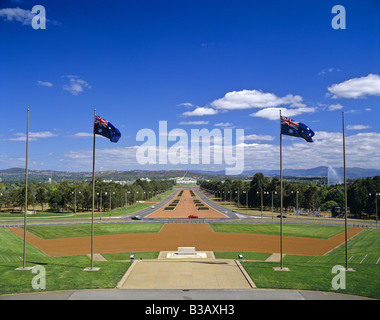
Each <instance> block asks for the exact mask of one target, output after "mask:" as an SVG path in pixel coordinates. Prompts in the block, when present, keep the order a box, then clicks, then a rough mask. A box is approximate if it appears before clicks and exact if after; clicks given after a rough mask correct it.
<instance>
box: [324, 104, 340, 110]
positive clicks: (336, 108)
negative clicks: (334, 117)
mask: <svg viewBox="0 0 380 320" xmlns="http://www.w3.org/2000/svg"><path fill="white" fill-rule="evenodd" d="M341 109H343V106H342V105H340V104H339V103H337V104H332V105H329V106H328V107H327V110H328V111H335V110H341Z"/></svg>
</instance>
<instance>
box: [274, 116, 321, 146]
mask: <svg viewBox="0 0 380 320" xmlns="http://www.w3.org/2000/svg"><path fill="white" fill-rule="evenodd" d="M281 134H286V135H288V136H293V137H298V138H303V139H305V140H306V141H307V142H313V139H311V137H313V136H314V132H313V130H311V129H310V128H309V127H308V126H307V125H305V124H303V123H301V122H297V121H293V120H292V119H290V118H286V117H282V116H281Z"/></svg>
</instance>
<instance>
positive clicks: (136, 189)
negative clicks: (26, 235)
mask: <svg viewBox="0 0 380 320" xmlns="http://www.w3.org/2000/svg"><path fill="white" fill-rule="evenodd" d="M172 187H173V183H172V182H170V181H160V180H152V181H149V182H148V181H146V180H140V179H138V180H136V181H135V182H134V183H133V184H130V185H121V184H119V183H115V182H104V181H103V179H101V178H99V177H98V178H96V180H95V204H96V210H100V209H102V210H103V211H104V210H109V208H110V204H111V207H112V209H114V208H118V207H122V206H125V205H126V202H127V203H128V205H131V204H133V203H135V202H136V201H142V200H148V199H150V198H152V197H153V196H155V195H157V194H159V193H162V192H164V191H167V190H169V189H172ZM110 196H111V199H110ZM110 200H111V201H110ZM75 203H76V208H77V211H89V210H90V209H92V182H75V183H69V182H68V181H67V180H62V181H61V182H59V183H43V182H39V183H29V184H28V210H31V208H33V210H34V208H35V207H36V206H37V205H38V206H39V207H40V208H41V210H46V209H49V210H50V211H54V212H73V211H75ZM17 207H19V208H24V207H25V185H24V184H22V183H0V210H1V209H4V208H6V209H7V211H8V210H9V209H11V210H12V211H14V210H16V208H17ZM23 210H24V209H23Z"/></svg>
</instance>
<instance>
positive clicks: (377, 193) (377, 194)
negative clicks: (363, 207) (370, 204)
mask: <svg viewBox="0 0 380 320" xmlns="http://www.w3.org/2000/svg"><path fill="white" fill-rule="evenodd" d="M368 195H369V196H371V195H372V194H371V193H369V194H368ZM377 196H380V193H379V192H375V208H376V209H375V212H376V228H377Z"/></svg>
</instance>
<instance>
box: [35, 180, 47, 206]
mask: <svg viewBox="0 0 380 320" xmlns="http://www.w3.org/2000/svg"><path fill="white" fill-rule="evenodd" d="M36 201H37V203H39V204H40V205H41V210H42V211H43V210H44V204H45V203H46V202H48V197H47V192H46V189H45V187H44V186H43V185H39V186H38V188H37V191H36Z"/></svg>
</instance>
